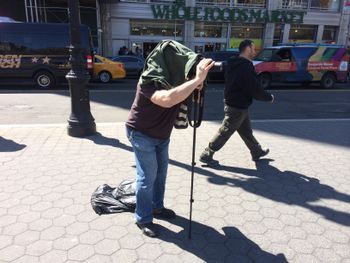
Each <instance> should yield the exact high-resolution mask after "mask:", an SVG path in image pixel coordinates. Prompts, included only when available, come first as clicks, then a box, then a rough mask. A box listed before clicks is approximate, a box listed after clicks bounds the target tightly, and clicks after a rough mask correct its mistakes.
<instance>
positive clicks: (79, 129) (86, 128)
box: [67, 120, 96, 138]
mask: <svg viewBox="0 0 350 263" xmlns="http://www.w3.org/2000/svg"><path fill="white" fill-rule="evenodd" d="M67 131H68V135H69V136H72V137H79V138H81V137H85V136H91V135H94V134H96V124H95V122H88V123H81V122H78V121H74V120H68V127H67Z"/></svg>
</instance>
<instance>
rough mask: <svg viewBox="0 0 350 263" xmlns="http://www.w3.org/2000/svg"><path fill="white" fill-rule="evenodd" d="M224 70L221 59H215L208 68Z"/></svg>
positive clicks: (218, 70) (217, 70) (216, 70)
mask: <svg viewBox="0 0 350 263" xmlns="http://www.w3.org/2000/svg"><path fill="white" fill-rule="evenodd" d="M223 70H224V65H223V63H222V62H221V61H215V62H214V66H213V67H212V68H211V69H210V71H215V72H221V71H223Z"/></svg>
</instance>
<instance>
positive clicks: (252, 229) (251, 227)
mask: <svg viewBox="0 0 350 263" xmlns="http://www.w3.org/2000/svg"><path fill="white" fill-rule="evenodd" d="M243 228H244V229H245V230H246V231H247V232H248V233H250V234H263V233H265V232H266V231H267V229H268V228H267V227H266V226H264V225H263V224H261V223H260V222H259V223H257V222H246V223H245V224H244V225H243Z"/></svg>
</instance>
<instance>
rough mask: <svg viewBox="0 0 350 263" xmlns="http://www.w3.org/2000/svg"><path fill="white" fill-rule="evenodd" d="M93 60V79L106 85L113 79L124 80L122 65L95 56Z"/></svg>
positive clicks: (124, 73) (124, 74)
mask: <svg viewBox="0 0 350 263" xmlns="http://www.w3.org/2000/svg"><path fill="white" fill-rule="evenodd" d="M94 58H95V61H94V79H98V80H99V81H100V82H102V83H108V82H110V81H112V80H114V79H122V78H125V76H126V72H125V69H124V64H123V63H121V62H114V61H112V60H110V59H108V58H105V57H102V56H100V55H95V57H94Z"/></svg>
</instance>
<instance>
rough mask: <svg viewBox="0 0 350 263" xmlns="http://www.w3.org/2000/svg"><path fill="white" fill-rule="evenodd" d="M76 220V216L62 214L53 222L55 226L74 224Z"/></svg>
mask: <svg viewBox="0 0 350 263" xmlns="http://www.w3.org/2000/svg"><path fill="white" fill-rule="evenodd" d="M75 221H76V218H75V217H74V216H72V215H61V216H60V217H58V218H55V219H54V220H53V224H54V225H55V226H63V227H65V226H69V225H70V224H73V223H74V222H75Z"/></svg>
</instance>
